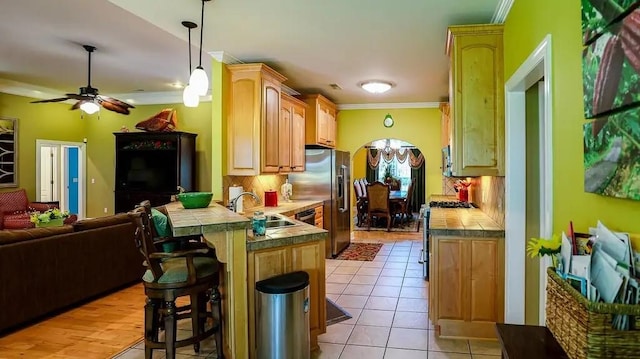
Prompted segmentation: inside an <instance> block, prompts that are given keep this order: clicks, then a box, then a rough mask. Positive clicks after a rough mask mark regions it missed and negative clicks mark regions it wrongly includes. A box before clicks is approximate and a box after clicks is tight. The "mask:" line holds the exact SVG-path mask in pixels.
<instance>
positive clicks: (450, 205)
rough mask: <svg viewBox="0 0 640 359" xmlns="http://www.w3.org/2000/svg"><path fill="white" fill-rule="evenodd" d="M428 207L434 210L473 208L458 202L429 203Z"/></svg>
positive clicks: (467, 203) (468, 204)
mask: <svg viewBox="0 0 640 359" xmlns="http://www.w3.org/2000/svg"><path fill="white" fill-rule="evenodd" d="M429 207H435V208H473V206H472V205H471V204H470V203H469V202H459V201H431V202H429Z"/></svg>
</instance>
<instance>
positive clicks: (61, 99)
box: [31, 97, 69, 103]
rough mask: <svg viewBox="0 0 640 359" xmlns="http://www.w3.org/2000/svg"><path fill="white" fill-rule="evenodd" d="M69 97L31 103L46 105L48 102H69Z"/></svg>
mask: <svg viewBox="0 0 640 359" xmlns="http://www.w3.org/2000/svg"><path fill="white" fill-rule="evenodd" d="M68 99H69V98H68V97H60V98H52V99H49V100H38V101H31V103H46V102H61V101H65V100H68Z"/></svg>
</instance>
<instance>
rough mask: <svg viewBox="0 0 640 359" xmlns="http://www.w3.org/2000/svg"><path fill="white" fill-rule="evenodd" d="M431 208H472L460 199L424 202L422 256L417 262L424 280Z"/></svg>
mask: <svg viewBox="0 0 640 359" xmlns="http://www.w3.org/2000/svg"><path fill="white" fill-rule="evenodd" d="M431 208H474V207H473V205H472V204H470V203H469V202H460V201H431V202H429V204H428V205H427V204H425V205H424V207H423V208H422V210H421V213H422V221H423V225H424V232H423V234H422V258H421V260H420V261H418V263H420V264H422V275H423V276H424V280H429V260H430V257H431V253H430V252H429V218H430V217H431Z"/></svg>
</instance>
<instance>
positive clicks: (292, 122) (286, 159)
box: [279, 93, 307, 172]
mask: <svg viewBox="0 0 640 359" xmlns="http://www.w3.org/2000/svg"><path fill="white" fill-rule="evenodd" d="M306 110H307V105H306V104H305V103H304V102H302V101H300V100H298V99H297V98H295V97H292V96H289V95H287V94H285V93H283V94H282V96H281V101H280V126H279V128H280V150H279V151H280V152H279V157H280V166H281V168H280V172H304V164H305V154H304V139H305V126H306V123H305V121H306Z"/></svg>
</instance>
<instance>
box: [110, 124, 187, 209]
mask: <svg viewBox="0 0 640 359" xmlns="http://www.w3.org/2000/svg"><path fill="white" fill-rule="evenodd" d="M114 135H115V139H116V145H115V148H116V181H115V213H121V212H127V211H130V210H132V209H133V208H134V207H135V205H136V204H139V203H140V202H142V201H144V200H146V199H148V200H149V201H151V205H152V206H160V205H163V204H166V203H169V202H170V201H171V196H172V195H174V194H176V193H178V192H179V191H178V186H180V187H182V188H184V189H185V190H186V191H188V192H191V191H195V187H196V166H195V164H196V136H197V135H196V134H194V133H186V132H116V133H114Z"/></svg>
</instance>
